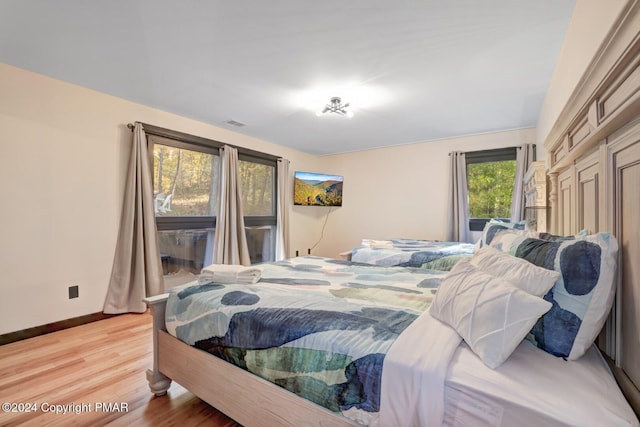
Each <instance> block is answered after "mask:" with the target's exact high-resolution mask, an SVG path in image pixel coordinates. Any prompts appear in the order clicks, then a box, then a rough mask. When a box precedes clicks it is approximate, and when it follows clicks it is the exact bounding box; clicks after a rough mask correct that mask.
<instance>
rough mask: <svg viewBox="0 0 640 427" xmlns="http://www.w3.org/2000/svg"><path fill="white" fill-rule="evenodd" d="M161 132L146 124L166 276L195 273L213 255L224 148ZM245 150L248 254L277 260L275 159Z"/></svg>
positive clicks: (241, 159)
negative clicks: (220, 152)
mask: <svg viewBox="0 0 640 427" xmlns="http://www.w3.org/2000/svg"><path fill="white" fill-rule="evenodd" d="M149 129H151V130H149ZM158 129H159V128H154V127H152V126H148V125H145V131H147V140H148V142H149V151H150V155H151V156H152V160H153V189H154V208H155V212H156V224H157V227H158V238H159V244H160V254H161V258H162V265H163V269H164V273H165V274H176V273H194V274H197V273H199V272H200V270H201V269H202V267H203V266H204V264H205V262H206V261H205V260H207V259H211V256H212V254H213V242H214V232H215V226H216V213H217V210H218V203H219V196H218V184H219V180H220V156H219V147H221V146H222V144H221V143H217V142H216V141H209V140H205V139H202V138H197V137H192V136H190V135H184V134H179V133H177V132H172V131H166V130H162V129H160V130H158ZM164 133H169V135H170V136H171V137H165V136H164V135H163V134H164ZM176 135H177V137H175V138H174V136H176ZM244 151H245V152H242V151H241V149H238V158H239V174H240V185H241V188H242V192H243V208H244V215H245V216H244V220H245V230H246V236H247V243H248V246H249V255H250V257H251V262H252V263H258V262H265V261H273V260H274V259H275V235H276V233H275V231H276V230H275V227H276V207H275V206H276V205H275V202H276V160H275V157H271V156H268V155H264V156H260V153H257V154H256V153H255V152H252V151H250V150H244Z"/></svg>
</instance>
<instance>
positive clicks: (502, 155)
mask: <svg viewBox="0 0 640 427" xmlns="http://www.w3.org/2000/svg"><path fill="white" fill-rule="evenodd" d="M518 149H519V147H505V148H494V149H490V150H480V151H469V152H466V153H465V155H464V158H465V167H466V169H467V170H468V167H469V164H476V163H489V162H500V161H507V160H515V161H517V158H518ZM466 179H467V185H468V182H469V175H467V176H466ZM514 186H515V182H514ZM491 219H498V220H501V221H505V222H508V221H510V218H471V217H469V230H471V231H482V230H484V227H485V225H486V224H487V223H488V222H489V221H490V220H491Z"/></svg>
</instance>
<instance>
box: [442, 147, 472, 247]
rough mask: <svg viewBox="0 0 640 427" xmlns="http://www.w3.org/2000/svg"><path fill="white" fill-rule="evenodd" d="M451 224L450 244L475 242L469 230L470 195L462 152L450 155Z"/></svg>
mask: <svg viewBox="0 0 640 427" xmlns="http://www.w3.org/2000/svg"><path fill="white" fill-rule="evenodd" d="M449 161H450V171H451V176H450V178H449V205H448V206H449V224H448V227H447V237H446V239H447V240H448V241H450V242H468V243H471V242H473V237H472V235H471V230H470V229H469V201H468V198H469V194H468V190H467V164H466V161H465V155H464V153H462V152H459V151H454V152H451V153H449Z"/></svg>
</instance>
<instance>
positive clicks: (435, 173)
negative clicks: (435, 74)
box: [299, 128, 544, 257]
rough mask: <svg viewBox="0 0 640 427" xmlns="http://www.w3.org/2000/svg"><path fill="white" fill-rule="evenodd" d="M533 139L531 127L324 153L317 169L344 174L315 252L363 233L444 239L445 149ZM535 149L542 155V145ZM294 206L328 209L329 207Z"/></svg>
mask: <svg viewBox="0 0 640 427" xmlns="http://www.w3.org/2000/svg"><path fill="white" fill-rule="evenodd" d="M534 140H535V129H533V128H532V129H521V130H514V131H508V132H498V133H492V134H484V135H475V136H468V137H463V138H454V139H448V140H441V141H430V142H423V143H419V144H410V145H403V146H398V147H388V148H381V149H376V150H368V151H360V152H354V153H347V154H340V155H333V156H326V157H324V158H323V160H324V164H325V170H323V171H322V172H326V173H332V174H338V175H344V187H343V206H342V207H337V208H333V210H332V212H331V214H330V216H329V218H328V222H327V226H326V230H325V233H324V238H323V239H322V242H321V243H320V245H318V250H317V251H316V253H317V254H319V255H324V256H332V257H337V256H338V254H339V253H340V252H342V251H345V250H349V249H351V248H353V247H354V246H357V245H358V244H359V243H360V241H361V240H362V239H363V238H370V239H388V238H394V237H407V238H414V239H436V240H443V239H444V238H445V229H446V225H447V211H446V206H447V200H448V185H449V152H450V151H455V150H458V151H474V150H482V149H491V148H502V147H512V146H516V145H521V144H525V143H534ZM538 150H539V151H538V155H540V156H542V157H540V158H544V152H543V151H542V147H538ZM299 209H322V210H323V211H325V212H327V211H328V209H329V208H324V207H323V208H315V207H300V208H299ZM318 237H319V236H318Z"/></svg>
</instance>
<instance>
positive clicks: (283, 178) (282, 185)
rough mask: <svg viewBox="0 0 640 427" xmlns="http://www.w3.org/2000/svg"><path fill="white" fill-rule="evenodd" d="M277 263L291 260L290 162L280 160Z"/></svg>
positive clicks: (277, 207)
mask: <svg viewBox="0 0 640 427" xmlns="http://www.w3.org/2000/svg"><path fill="white" fill-rule="evenodd" d="M277 167H278V169H277V173H278V199H277V206H276V209H277V225H276V258H275V260H276V261H280V260H283V259H286V258H289V197H290V194H291V191H290V190H289V160H287V159H278V165H277Z"/></svg>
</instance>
